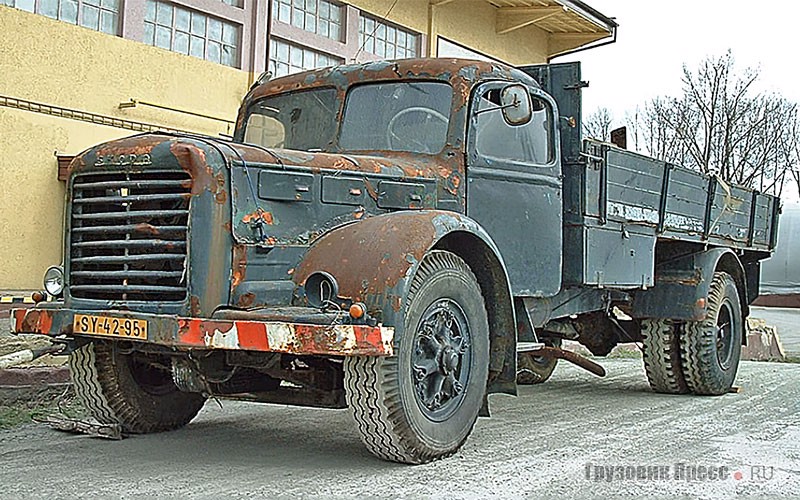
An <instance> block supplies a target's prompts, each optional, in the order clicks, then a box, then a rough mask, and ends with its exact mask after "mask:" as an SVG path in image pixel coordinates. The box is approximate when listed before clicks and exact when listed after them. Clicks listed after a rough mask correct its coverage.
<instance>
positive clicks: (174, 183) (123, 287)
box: [69, 170, 192, 302]
mask: <svg viewBox="0 0 800 500" xmlns="http://www.w3.org/2000/svg"><path fill="white" fill-rule="evenodd" d="M191 188H192V181H191V178H190V177H189V175H188V174H186V173H185V172H182V171H174V170H172V171H147V172H135V173H133V172H102V173H91V174H79V175H77V176H76V177H75V179H74V180H73V184H72V203H71V207H70V209H71V233H70V234H71V236H70V238H71V239H70V252H69V270H70V271H69V272H70V275H69V290H70V293H71V294H72V296H73V297H77V298H86V299H98V300H113V301H159V302H180V301H183V300H185V299H186V294H187V284H186V274H187V273H186V265H187V260H186V259H187V245H188V220H189V202H190V201H189V200H190V198H191Z"/></svg>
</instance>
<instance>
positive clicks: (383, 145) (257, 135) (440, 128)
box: [244, 82, 453, 154]
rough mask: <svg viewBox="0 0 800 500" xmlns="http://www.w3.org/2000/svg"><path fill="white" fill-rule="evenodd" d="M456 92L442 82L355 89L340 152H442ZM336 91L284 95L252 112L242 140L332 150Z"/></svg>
mask: <svg viewBox="0 0 800 500" xmlns="http://www.w3.org/2000/svg"><path fill="white" fill-rule="evenodd" d="M452 99H453V90H452V88H451V87H450V85H449V84H447V83H443V82H392V83H374V84H367V85H359V86H357V87H353V88H352V89H351V90H350V91H349V93H348V95H347V99H346V102H345V109H344V115H343V116H344V118H343V121H342V126H341V132H340V136H339V149H340V150H342V151H370V150H389V151H410V152H416V153H432V154H433V153H438V152H439V151H441V150H442V149H443V148H444V145H445V143H446V142H447V126H448V122H449V116H450V106H451V102H452ZM336 111H337V101H336V90H335V89H329V88H326V89H314V90H305V91H300V92H292V93H289V94H280V95H276V96H273V97H268V98H266V99H262V100H260V101H258V102H256V103H255V104H254V105H253V106H251V107H250V109H249V110H248V112H249V114H248V116H247V121H246V125H245V132H244V142H246V143H250V144H258V145H260V146H265V147H268V148H287V149H296V150H301V151H313V150H317V151H331V150H332V149H333V147H332V144H333V143H334V139H335V134H336Z"/></svg>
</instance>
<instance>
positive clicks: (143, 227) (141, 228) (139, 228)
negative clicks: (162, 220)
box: [133, 222, 161, 236]
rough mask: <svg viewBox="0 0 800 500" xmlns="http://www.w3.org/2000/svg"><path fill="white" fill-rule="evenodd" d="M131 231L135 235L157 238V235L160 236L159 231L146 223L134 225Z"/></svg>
mask: <svg viewBox="0 0 800 500" xmlns="http://www.w3.org/2000/svg"><path fill="white" fill-rule="evenodd" d="M133 230H134V231H136V232H137V233H143V234H149V235H151V236H158V235H159V234H161V231H159V230H158V228H157V227H155V226H154V225H152V224H148V223H146V222H141V223H139V224H136V225H135V226H134V227H133Z"/></svg>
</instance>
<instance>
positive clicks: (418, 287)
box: [344, 251, 489, 464]
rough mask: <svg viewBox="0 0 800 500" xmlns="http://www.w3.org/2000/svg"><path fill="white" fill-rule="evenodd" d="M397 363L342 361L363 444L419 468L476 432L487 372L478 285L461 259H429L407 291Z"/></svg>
mask: <svg viewBox="0 0 800 500" xmlns="http://www.w3.org/2000/svg"><path fill="white" fill-rule="evenodd" d="M404 316H405V318H404V329H403V332H404V333H403V335H402V337H401V338H399V339H396V346H395V347H396V353H395V354H396V355H395V356H392V357H368V356H360V357H348V358H345V363H344V368H345V387H346V397H347V404H348V407H349V409H350V412H351V414H352V416H353V418H354V419H355V421H356V424H357V425H358V430H359V434H360V436H361V440H362V442H363V443H364V444H365V445H366V447H367V449H369V451H370V452H371V453H373V454H374V455H376V456H378V457H379V458H382V459H384V460H390V461H394V462H402V463H409V464H421V463H425V462H430V461H431V460H435V459H438V458H443V457H446V456H449V455H452V454H453V453H455V452H456V451H457V450H458V449H459V448H460V447H461V446H462V445H463V444H464V442H465V441H466V439H467V436H469V434H470V432H472V428H473V427H474V425H475V420H476V419H477V417H478V412H479V410H480V408H481V405H482V404H483V399H484V395H485V392H486V381H487V378H488V373H489V361H488V360H489V325H488V319H487V314H486V308H485V306H484V302H483V296H482V295H481V290H480V286H479V285H478V281H477V279H476V278H475V275H474V274H473V273H472V271H471V270H470V269H469V267H468V266H467V265H466V263H464V261H463V260H462V259H461V258H459V257H458V256H456V255H454V254H452V253H450V252H444V251H433V252H430V253H428V254H427V255H426V256H425V258H424V259H423V261H422V263H421V264H420V267H419V270H418V271H417V274H416V275H415V277H414V280H413V282H412V284H411V287H410V289H409V293H408V296H407V298H406V304H405V309H404Z"/></svg>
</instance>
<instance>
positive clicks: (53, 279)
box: [44, 266, 64, 297]
mask: <svg viewBox="0 0 800 500" xmlns="http://www.w3.org/2000/svg"><path fill="white" fill-rule="evenodd" d="M44 289H45V290H47V293H49V294H50V295H52V296H54V297H57V296H59V295H61V292H63V291H64V270H63V269H61V267H59V266H50V267H49V268H47V271H45V273H44Z"/></svg>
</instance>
